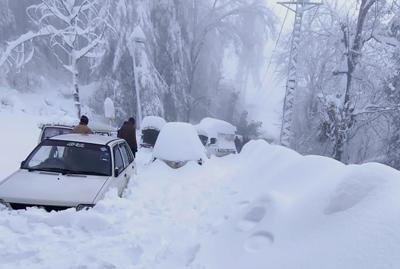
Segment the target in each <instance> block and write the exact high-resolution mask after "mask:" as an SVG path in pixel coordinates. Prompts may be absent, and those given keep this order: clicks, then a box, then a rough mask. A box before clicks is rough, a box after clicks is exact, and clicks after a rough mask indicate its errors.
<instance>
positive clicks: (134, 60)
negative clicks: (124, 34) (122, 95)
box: [131, 41, 142, 129]
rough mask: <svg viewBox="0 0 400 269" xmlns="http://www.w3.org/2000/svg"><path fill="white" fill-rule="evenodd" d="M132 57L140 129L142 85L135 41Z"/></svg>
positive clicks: (137, 123)
mask: <svg viewBox="0 0 400 269" xmlns="http://www.w3.org/2000/svg"><path fill="white" fill-rule="evenodd" d="M131 57H132V61H133V74H134V77H135V78H134V79H135V92H136V103H137V115H136V118H137V119H136V126H137V128H138V129H140V127H141V124H142V102H141V98H140V86H139V74H138V70H137V65H136V44H135V41H133V44H132V48H131Z"/></svg>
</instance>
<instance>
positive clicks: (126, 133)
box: [118, 118, 137, 157]
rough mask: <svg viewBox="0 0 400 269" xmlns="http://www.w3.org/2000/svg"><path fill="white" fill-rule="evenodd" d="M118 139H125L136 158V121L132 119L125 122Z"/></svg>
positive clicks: (119, 131)
mask: <svg viewBox="0 0 400 269" xmlns="http://www.w3.org/2000/svg"><path fill="white" fill-rule="evenodd" d="M118 137H119V138H122V139H125V141H126V142H128V145H129V147H130V148H131V150H132V153H133V155H134V156H135V157H136V152H137V142H136V126H135V119H134V118H130V119H129V120H128V121H125V122H124V124H123V125H122V126H121V128H120V129H119V130H118Z"/></svg>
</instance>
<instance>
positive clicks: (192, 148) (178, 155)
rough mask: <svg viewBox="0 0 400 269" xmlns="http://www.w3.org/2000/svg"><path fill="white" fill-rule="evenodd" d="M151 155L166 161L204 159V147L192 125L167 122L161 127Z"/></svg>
mask: <svg viewBox="0 0 400 269" xmlns="http://www.w3.org/2000/svg"><path fill="white" fill-rule="evenodd" d="M153 156H154V157H155V158H158V159H161V160H168V161H198V160H200V159H202V160H205V159H206V156H205V149H204V146H203V144H202V143H201V141H200V139H199V137H198V134H197V132H196V129H195V128H194V126H193V125H191V124H189V123H184V122H169V123H167V124H166V125H164V127H163V128H162V130H161V132H160V134H159V135H158V138H157V142H156V144H155V145H154V151H153Z"/></svg>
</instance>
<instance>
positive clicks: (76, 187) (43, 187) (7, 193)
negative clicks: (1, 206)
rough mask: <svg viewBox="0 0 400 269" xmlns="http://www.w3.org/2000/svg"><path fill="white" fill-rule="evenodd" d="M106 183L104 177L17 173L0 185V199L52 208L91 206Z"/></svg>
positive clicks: (35, 172) (24, 171)
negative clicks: (51, 206) (50, 206)
mask: <svg viewBox="0 0 400 269" xmlns="http://www.w3.org/2000/svg"><path fill="white" fill-rule="evenodd" d="M107 180H108V177H104V176H86V175H61V174H57V173H48V172H40V171H32V172H29V171H28V170H19V171H17V172H16V173H14V174H13V175H11V176H10V177H8V178H7V179H5V180H4V181H3V182H1V183H0V199H2V200H4V201H5V202H9V203H10V202H11V203H26V204H38V205H54V206H77V205H79V204H93V203H94V202H95V200H96V197H97V195H98V194H99V192H100V190H101V189H102V187H103V186H104V184H105V183H106V181H107Z"/></svg>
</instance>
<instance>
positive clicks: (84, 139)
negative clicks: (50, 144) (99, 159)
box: [49, 134, 122, 145]
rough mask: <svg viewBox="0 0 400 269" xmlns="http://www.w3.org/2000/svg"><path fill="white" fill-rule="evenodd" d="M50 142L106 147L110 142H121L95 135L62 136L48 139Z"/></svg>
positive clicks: (110, 137) (115, 138)
mask: <svg viewBox="0 0 400 269" xmlns="http://www.w3.org/2000/svg"><path fill="white" fill-rule="evenodd" d="M49 139H50V140H62V141H73V142H80V143H90V144H97V145H107V144H109V143H110V142H113V141H117V140H122V139H119V138H117V137H112V136H104V135H96V134H64V135H57V136H53V137H52V138H49Z"/></svg>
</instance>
